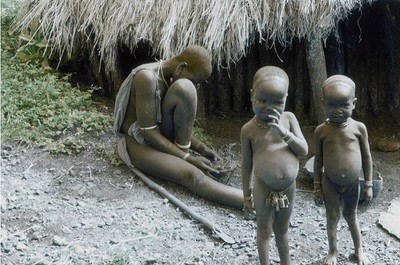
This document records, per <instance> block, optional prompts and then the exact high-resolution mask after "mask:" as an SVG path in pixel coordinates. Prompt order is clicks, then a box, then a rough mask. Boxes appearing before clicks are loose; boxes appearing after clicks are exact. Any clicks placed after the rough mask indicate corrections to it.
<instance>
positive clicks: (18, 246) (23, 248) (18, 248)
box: [15, 242, 26, 251]
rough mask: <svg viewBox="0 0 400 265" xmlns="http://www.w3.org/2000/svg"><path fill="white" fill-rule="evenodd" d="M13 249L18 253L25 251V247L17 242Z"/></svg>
mask: <svg viewBox="0 0 400 265" xmlns="http://www.w3.org/2000/svg"><path fill="white" fill-rule="evenodd" d="M15 249H16V250H18V251H23V250H25V249H26V245H25V243H22V242H19V243H17V245H16V246H15Z"/></svg>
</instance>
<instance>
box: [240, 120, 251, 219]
mask: <svg viewBox="0 0 400 265" xmlns="http://www.w3.org/2000/svg"><path fill="white" fill-rule="evenodd" d="M246 125H247V124H246ZM246 125H244V126H243V127H242V130H241V133H240V141H241V145H242V189H243V198H244V209H243V210H244V218H245V219H251V215H252V214H253V194H252V190H251V173H252V170H253V152H252V151H253V150H252V147H251V142H250V139H249V138H248V135H247V132H246Z"/></svg>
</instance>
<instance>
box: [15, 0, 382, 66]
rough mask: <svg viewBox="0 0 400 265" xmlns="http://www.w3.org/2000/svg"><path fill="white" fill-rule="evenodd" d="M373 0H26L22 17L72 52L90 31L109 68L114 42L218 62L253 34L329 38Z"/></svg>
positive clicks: (244, 46)
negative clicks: (190, 51)
mask: <svg viewBox="0 0 400 265" xmlns="http://www.w3.org/2000/svg"><path fill="white" fill-rule="evenodd" d="M374 1H376V0H280V1H276V0H202V1H187V0H174V1H168V0H163V1H161V0H119V1H115V0H68V1H66V0H23V1H22V8H21V14H20V20H19V25H20V27H21V28H22V29H26V28H27V27H28V26H29V24H30V22H32V21H34V20H39V21H40V30H42V31H43V32H44V34H45V36H46V38H47V39H48V41H50V42H51V43H52V44H53V48H54V49H55V50H56V51H57V52H59V54H65V55H67V56H68V57H71V56H73V54H74V52H75V51H79V50H81V49H82V48H84V47H85V45H86V40H87V39H88V38H91V39H92V40H93V43H94V48H95V49H94V50H93V52H98V53H99V55H100V57H101V59H102V60H103V62H104V64H105V66H106V68H107V69H108V70H113V69H114V67H115V63H116V60H117V53H118V48H119V47H120V46H121V45H125V46H126V47H128V48H129V49H130V50H131V51H132V53H133V52H134V50H135V48H136V47H137V46H138V44H139V42H143V41H145V42H147V43H148V44H149V45H150V46H151V47H152V49H153V51H154V53H155V54H156V55H158V56H159V57H161V58H163V59H165V58H167V57H170V56H171V55H173V54H176V53H177V52H179V51H181V50H182V49H184V48H185V47H186V46H188V45H190V44H199V45H202V46H204V47H206V48H208V49H209V50H210V51H212V52H213V56H214V59H215V63H216V64H217V65H218V66H222V65H228V66H229V64H230V63H234V62H236V61H238V60H239V59H240V58H241V57H243V56H244V55H245V54H246V52H247V50H248V49H249V47H250V46H251V44H253V43H254V41H255V40H256V36H258V39H260V40H268V43H270V44H273V43H275V42H279V43H280V44H281V45H284V46H286V45H288V44H290V43H291V40H292V39H293V38H294V37H299V38H310V37H314V36H317V37H321V38H326V37H327V36H328V35H329V33H330V32H331V31H332V29H333V28H335V26H336V25H337V22H338V21H339V20H341V19H343V18H344V17H345V16H347V15H348V13H349V12H350V11H351V10H352V9H354V8H357V7H360V6H361V5H362V4H364V3H372V2H374Z"/></svg>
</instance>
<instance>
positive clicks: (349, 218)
mask: <svg viewBox="0 0 400 265" xmlns="http://www.w3.org/2000/svg"><path fill="white" fill-rule="evenodd" d="M359 197H360V187H359V182H358V179H357V180H356V181H355V182H354V183H353V184H352V185H351V186H349V187H348V188H347V189H346V191H345V192H344V193H343V195H342V198H343V217H344V219H345V220H346V222H347V224H348V225H349V229H350V233H351V237H352V239H353V243H354V251H355V255H356V257H357V259H358V260H359V261H360V263H359V264H367V263H368V262H367V258H366V257H365V255H364V253H363V250H362V246H361V232H360V226H359V224H358V218H357V206H358V200H359Z"/></svg>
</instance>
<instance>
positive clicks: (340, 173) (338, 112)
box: [314, 75, 372, 265]
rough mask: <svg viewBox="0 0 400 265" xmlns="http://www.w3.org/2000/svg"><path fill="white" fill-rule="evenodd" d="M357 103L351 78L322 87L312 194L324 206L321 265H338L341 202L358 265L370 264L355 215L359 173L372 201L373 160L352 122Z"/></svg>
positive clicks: (362, 131) (330, 80) (363, 132)
mask: <svg viewBox="0 0 400 265" xmlns="http://www.w3.org/2000/svg"><path fill="white" fill-rule="evenodd" d="M356 100H357V99H356V98H355V84H354V82H353V81H352V80H351V79H350V78H348V77H346V76H343V75H334V76H331V77H329V78H328V79H327V80H326V81H325V82H324V83H323V104H324V107H325V111H326V115H327V117H328V119H327V120H326V121H325V122H324V123H323V124H321V125H319V126H318V127H317V128H316V129H315V133H314V139H315V152H316V153H315V160H314V192H315V202H316V203H317V204H322V203H323V201H324V202H325V208H326V217H327V233H328V241H329V251H328V255H327V257H326V259H325V262H324V264H329V265H334V264H337V255H338V253H337V247H336V229H337V224H338V221H339V218H340V212H339V200H340V198H341V199H342V201H343V217H344V219H345V220H346V221H347V223H348V225H349V228H350V233H351V236H352V238H353V243H354V248H355V257H356V258H357V259H358V264H368V263H369V261H368V259H367V258H366V256H365V255H364V253H363V250H362V247H361V233H360V228H359V225H358V220H357V215H356V214H357V205H358V200H359V196H360V187H359V176H360V172H361V169H362V170H363V172H364V177H365V188H364V193H365V199H366V201H367V202H369V201H370V200H371V198H372V158H371V153H370V150H369V145H368V134H367V129H366V127H365V125H364V124H363V123H361V122H358V121H355V120H353V119H352V118H351V114H352V112H353V109H354V107H355V102H356Z"/></svg>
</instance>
